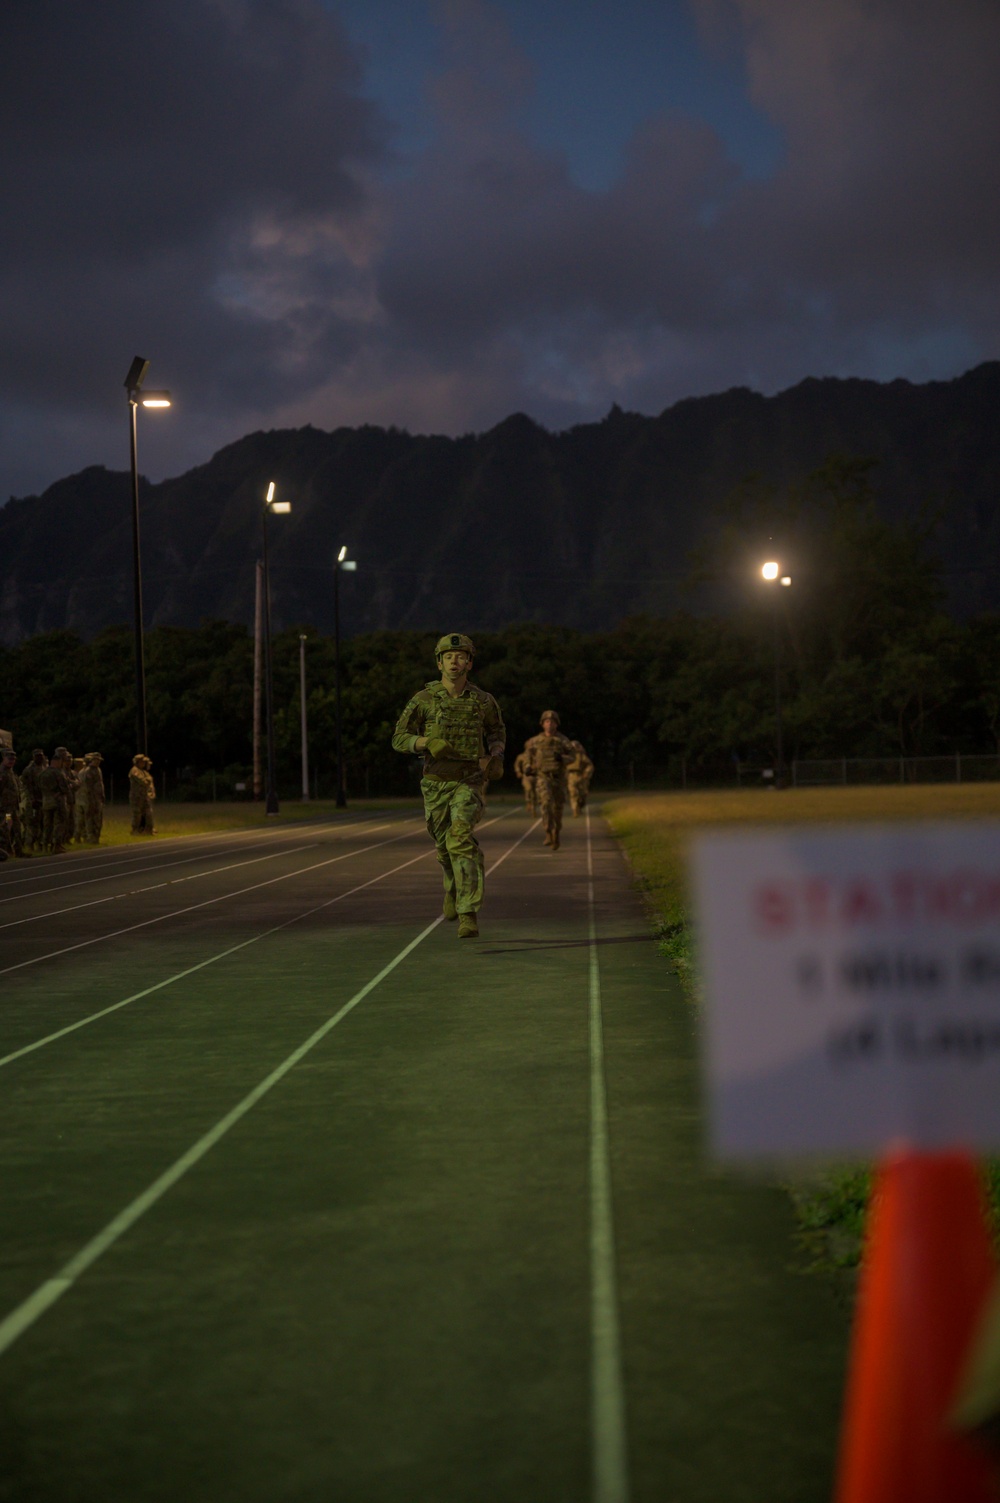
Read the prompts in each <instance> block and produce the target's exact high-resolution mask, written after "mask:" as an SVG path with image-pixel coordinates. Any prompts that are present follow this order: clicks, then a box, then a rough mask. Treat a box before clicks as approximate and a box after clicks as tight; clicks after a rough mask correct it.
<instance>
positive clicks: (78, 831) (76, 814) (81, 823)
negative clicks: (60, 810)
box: [73, 798, 87, 842]
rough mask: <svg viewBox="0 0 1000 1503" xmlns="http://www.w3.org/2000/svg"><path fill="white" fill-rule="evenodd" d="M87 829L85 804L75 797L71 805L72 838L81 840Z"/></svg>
mask: <svg viewBox="0 0 1000 1503" xmlns="http://www.w3.org/2000/svg"><path fill="white" fill-rule="evenodd" d="M86 830H87V805H86V804H84V803H81V801H80V799H79V798H77V800H76V802H75V803H74V805H73V839H74V840H78V841H81V842H82V841H83V838H84V836H85V834H86Z"/></svg>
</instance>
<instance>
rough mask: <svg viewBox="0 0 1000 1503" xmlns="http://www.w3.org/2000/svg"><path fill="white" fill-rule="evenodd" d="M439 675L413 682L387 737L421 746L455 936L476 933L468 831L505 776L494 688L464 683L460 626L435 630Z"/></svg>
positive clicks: (469, 651)
mask: <svg viewBox="0 0 1000 1503" xmlns="http://www.w3.org/2000/svg"><path fill="white" fill-rule="evenodd" d="M434 655H435V658H436V659H437V665H438V668H439V669H440V670H441V677H440V679H439V680H438V679H435V680H433V681H432V682H431V683H429V684H426V685H425V686H424V688H423V689H420V690H418V692H417V693H416V694H414V696H413V698H412V699H411V700H410V702H409V704H408V705H407V706H406V709H405V710H404V711H403V713H402V715H400V717H399V720H398V721H397V723H396V730H395V734H394V735H393V738H392V744H393V747H394V748H395V750H396V751H398V752H405V753H407V754H408V755H410V756H412V755H413V754H414V753H423V758H424V775H423V777H422V778H421V780H420V791H421V793H422V794H423V797H424V813H425V815H426V818H427V832H428V834H429V835H430V837H431V839H432V840H433V842H434V844H435V846H436V847H437V859H438V861H439V862H440V863H441V868H442V871H443V874H444V916H445V918H447V919H454V918H457V919H458V937H459V939H475V938H476V936H477V935H478V933H479V925H478V921H477V918H476V915H477V914H478V912H479V909H480V906H481V905H482V901H483V853H482V851H481V850H480V848H479V842H478V840H477V839H476V837H475V835H474V834H473V831H474V829H475V827H476V825H477V824H478V823H479V821H480V819H481V818H482V815H483V809H484V808H485V806H486V797H485V794H486V783H487V780H488V779H490V778H499V777H502V776H503V752H504V745H505V743H506V731H505V730H504V723H503V717H502V716H501V714H500V709H499V706H498V705H497V702H496V700H495V699H494V698H493V696H492V694H487V693H486V692H485V690H483V689H479V688H477V687H476V685H475V684H470V683H469V681H468V679H469V673H470V671H471V669H472V663H473V660H474V658H475V656H476V649H475V647H474V646H473V645H472V642H471V641H470V639H469V638H468V637H467V636H465V634H464V633H463V632H450V633H449V634H448V635H446V636H444V637H442V638H441V640H440V641H439V642H438V644H437V646H436V648H435V649H434Z"/></svg>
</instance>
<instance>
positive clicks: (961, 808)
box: [602, 783, 1000, 1297]
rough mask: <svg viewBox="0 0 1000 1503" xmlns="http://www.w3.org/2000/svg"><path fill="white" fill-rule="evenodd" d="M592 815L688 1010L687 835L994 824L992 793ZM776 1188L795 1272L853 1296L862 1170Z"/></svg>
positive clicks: (741, 799)
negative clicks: (790, 1230) (782, 1198)
mask: <svg viewBox="0 0 1000 1503" xmlns="http://www.w3.org/2000/svg"><path fill="white" fill-rule="evenodd" d="M602 813H603V814H604V817H605V818H606V819H607V821H608V824H609V825H610V827H611V829H612V831H613V833H614V835H615V838H616V839H617V840H618V841H619V843H620V845H621V847H622V849H623V851H624V852H625V856H626V859H627V861H628V863H629V866H630V868H631V870H632V873H633V877H634V879H635V881H636V885H637V886H638V888H639V890H640V892H641V893H642V896H643V899H644V902H645V904H646V908H647V910H648V911H649V913H650V916H651V919H652V922H653V926H654V930H655V932H656V936H657V939H658V940H659V944H660V951H661V954H663V955H664V957H665V958H666V959H667V960H669V961H670V962H671V964H672V965H673V967H674V970H675V972H676V974H677V976H678V979H679V981H680V984H681V988H682V990H683V992H684V995H685V997H686V998H687V999H688V1001H689V1003H690V1004H691V1005H692V1007H694V1008H696V1009H697V1008H698V1007H699V1006H700V1002H701V995H700V980H699V975H698V968H697V957H696V951H695V942H694V929H693V925H692V922H691V912H690V898H689V890H688V877H687V852H688V845H689V842H690V840H691V838H692V836H693V835H694V834H695V833H696V832H697V831H699V830H701V829H705V828H707V827H709V826H719V825H726V824H729V825H731V824H736V823H753V824H762V825H763V824H767V825H772V824H789V823H798V822H825V823H840V822H843V821H846V820H854V821H858V822H862V821H866V820H876V819H880V820H902V819H945V818H956V817H957V818H965V819H970V818H984V817H995V818H1000V784H993V783H988V784H983V783H974V784H973V783H970V784H957V785H952V784H933V783H932V784H916V785H912V786H903V787H900V788H896V787H891V788H881V787H860V788H811V789H785V790H783V791H780V792H779V791H777V790H774V789H766V790H765V789H748V790H744V791H734V790H725V791H723V792H722V793H716V794H711V793H709V794H706V793H691V794H683V793H681V794H669V793H668V794H628V795H622V796H618V797H614V798H612V799H609V800H608V801H607V802H605V803H604V805H603V808H602ZM983 1170H984V1175H985V1179H986V1186H987V1192H988V1198H989V1208H990V1216H991V1221H992V1230H993V1235H994V1240H995V1241H996V1243H997V1244H998V1247H1000V1159H992V1160H987V1161H985V1162H984V1164H983ZM785 1188H786V1189H787V1191H788V1193H789V1195H790V1196H791V1199H792V1203H793V1206H794V1208H795V1215H796V1221H797V1226H798V1252H799V1266H800V1267H801V1268H802V1269H803V1271H805V1272H808V1273H818V1274H821V1275H824V1276H826V1277H828V1278H830V1279H832V1280H833V1281H834V1282H835V1284H836V1286H837V1288H838V1290H839V1291H840V1292H842V1293H845V1294H846V1295H847V1296H848V1297H851V1296H853V1292H854V1288H855V1282H856V1277H857V1270H858V1267H859V1264H860V1261H861V1249H862V1242H863V1237H864V1223H865V1215H866V1212H867V1208H868V1201H869V1196H870V1192H871V1170H870V1167H869V1165H868V1164H866V1163H849V1164H843V1165H836V1164H831V1165H827V1166H825V1167H822V1168H818V1169H815V1170H802V1171H801V1172H800V1173H798V1174H796V1175H794V1176H791V1175H790V1176H789V1178H788V1180H787V1182H786V1185H785Z"/></svg>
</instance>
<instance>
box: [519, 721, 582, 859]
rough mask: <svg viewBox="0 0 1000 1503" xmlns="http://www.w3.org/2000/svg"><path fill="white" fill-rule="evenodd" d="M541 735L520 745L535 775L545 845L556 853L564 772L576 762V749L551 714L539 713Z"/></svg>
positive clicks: (562, 802) (564, 792)
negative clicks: (522, 745) (522, 746)
mask: <svg viewBox="0 0 1000 1503" xmlns="http://www.w3.org/2000/svg"><path fill="white" fill-rule="evenodd" d="M539 719H540V722H541V727H542V731H541V735H539V736H532V738H531V740H530V741H526V742H525V744H524V751H525V755H526V756H527V758H528V760H529V764H530V766H531V767H532V768H533V769H534V773H535V797H536V798H537V800H538V813H539V815H540V816H541V820H542V825H543V827H544V830H545V842H544V843H545V844H546V845H548V846H551V847H552V849H553V850H554V851H557V850H558V849H559V835H560V832H561V830H562V817H563V806H564V804H565V802H566V770H567V768H568V767H570V766H571V764H572V763H573V761H574V759H575V758H576V749H575V747H574V746H573V743H572V741H571V740H570V739H569V737H568V736H564V735H563V734H562V732H561V731H560V729H559V716H558V715H557V714H556V712H555V710H543V711H542V713H541V715H540V717H539Z"/></svg>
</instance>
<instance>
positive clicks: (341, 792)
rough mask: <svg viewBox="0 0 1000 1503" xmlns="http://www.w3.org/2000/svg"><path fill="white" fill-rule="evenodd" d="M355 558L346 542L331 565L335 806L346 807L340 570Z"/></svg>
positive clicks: (354, 564)
mask: <svg viewBox="0 0 1000 1503" xmlns="http://www.w3.org/2000/svg"><path fill="white" fill-rule="evenodd" d="M357 567H358V563H357V559H353V558H348V557H347V544H346V543H345V544H344V546H343V548H341V550H340V552H339V553H338V554H337V557H336V560H335V562H334V565H333V683H334V702H335V705H336V711H337V808H338V809H346V807H347V789H346V787H345V786H344V741H343V732H342V730H341V723H340V571H341V569H346V570H347V571H348V573H351V574H353V573H354V571H355V570H356V569H357Z"/></svg>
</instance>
